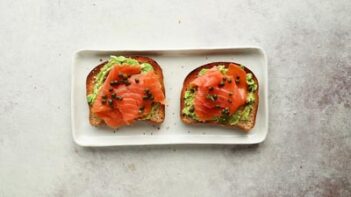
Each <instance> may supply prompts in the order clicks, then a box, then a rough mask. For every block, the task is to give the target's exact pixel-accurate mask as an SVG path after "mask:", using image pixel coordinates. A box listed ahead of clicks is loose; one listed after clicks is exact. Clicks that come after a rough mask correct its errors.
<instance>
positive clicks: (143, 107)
mask: <svg viewBox="0 0 351 197" xmlns="http://www.w3.org/2000/svg"><path fill="white" fill-rule="evenodd" d="M144 109H145V106H141V107H140V108H139V113H141V114H142V113H143V112H144Z"/></svg>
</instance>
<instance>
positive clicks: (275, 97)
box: [0, 0, 351, 197]
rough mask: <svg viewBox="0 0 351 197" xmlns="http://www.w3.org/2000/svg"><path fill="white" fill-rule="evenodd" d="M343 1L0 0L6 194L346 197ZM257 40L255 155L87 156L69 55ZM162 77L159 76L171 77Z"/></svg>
mask: <svg viewBox="0 0 351 197" xmlns="http://www.w3.org/2000/svg"><path fill="white" fill-rule="evenodd" d="M350 10H351V1H349V0H335V1H323V2H322V1H317V0H315V1H311V0H308V1H305V0H297V1H276V0H267V1H264V2H262V3H258V2H257V1H252V0H249V1H246V0H238V1H223V2H219V1H215V0H212V1H209V0H206V1H200V0H198V1H183V2H180V1H175V0H172V1H151V0H144V1H143V0H140V1H135V0H133V1H115V2H112V1H99V0H96V1H95V0H94V1H92V0H88V1H69V0H57V1H45V0H41V1H40V0H38V1H10V0H2V1H0V62H1V65H0V84H1V89H2V91H1V97H0V125H1V127H0V128H1V129H0V130H1V132H0V196H1V197H3V196H4V197H7V196H9V197H12V196H201V197H204V196H351V165H350V163H351V118H350V117H351V64H350V62H351V33H350V32H351V15H350ZM237 45H258V46H261V47H263V48H264V49H265V51H266V53H267V55H268V59H269V85H270V87H269V104H270V114H269V116H270V122H269V127H270V129H269V130H270V131H269V133H268V137H267V139H266V141H265V142H264V143H263V144H260V145H258V146H256V145H255V146H156V147H123V148H81V147H78V146H77V145H75V144H74V143H73V141H72V136H71V128H70V127H71V123H70V77H71V72H70V67H71V60H72V57H73V53H74V52H75V51H76V50H78V49H81V48H91V49H104V48H111V49H123V48H135V49H149V48H157V49H159V48H177V47H179V48H196V47H216V46H227V47H229V46H237ZM166 80H167V79H166Z"/></svg>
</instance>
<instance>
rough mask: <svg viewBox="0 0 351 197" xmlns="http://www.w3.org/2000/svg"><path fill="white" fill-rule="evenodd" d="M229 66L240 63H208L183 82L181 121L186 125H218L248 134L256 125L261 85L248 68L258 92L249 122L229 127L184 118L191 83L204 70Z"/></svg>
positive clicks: (241, 122) (227, 125)
mask: <svg viewBox="0 0 351 197" xmlns="http://www.w3.org/2000/svg"><path fill="white" fill-rule="evenodd" d="M229 64H236V65H239V66H240V64H238V63H235V62H212V63H208V64H205V65H202V66H200V67H198V68H196V69H194V70H193V71H191V72H190V73H189V74H188V75H187V76H186V78H185V79H184V82H183V87H182V91H181V95H180V113H179V114H180V119H181V120H182V121H183V122H184V123H185V124H210V125H217V126H223V127H229V128H239V129H240V130H242V131H245V132H248V131H249V130H251V129H252V128H253V127H254V126H255V123H256V115H257V110H258V104H259V96H258V92H259V83H258V80H257V78H256V76H255V74H254V73H253V72H252V71H251V70H250V69H248V68H247V67H244V70H245V72H246V73H251V74H252V76H253V79H254V81H255V83H256V84H257V90H256V92H255V94H254V96H255V103H254V105H253V109H252V111H251V112H250V114H249V120H248V121H239V123H238V124H236V125H229V124H221V123H218V122H216V121H206V122H198V121H196V120H194V119H192V118H189V117H187V116H184V115H183V114H182V110H183V108H184V99H183V98H184V94H185V91H186V89H187V87H188V86H189V84H190V82H191V81H193V80H194V79H195V78H197V76H198V74H199V72H200V71H201V70H202V69H204V68H208V69H209V68H212V67H213V66H217V65H224V66H225V67H226V68H228V66H229Z"/></svg>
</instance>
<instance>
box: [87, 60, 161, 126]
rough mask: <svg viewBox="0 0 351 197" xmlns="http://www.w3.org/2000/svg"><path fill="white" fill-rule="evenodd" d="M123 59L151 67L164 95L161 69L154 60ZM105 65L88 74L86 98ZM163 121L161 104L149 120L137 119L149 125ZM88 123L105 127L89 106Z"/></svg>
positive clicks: (98, 66)
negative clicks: (157, 77)
mask: <svg viewBox="0 0 351 197" xmlns="http://www.w3.org/2000/svg"><path fill="white" fill-rule="evenodd" d="M125 57H127V58H133V59H135V60H137V61H138V62H139V63H140V64H142V63H149V64H150V65H151V66H152V67H153V69H154V72H155V73H156V75H158V76H159V79H160V83H161V86H162V91H163V94H164V95H166V94H165V87H164V83H163V73H162V69H161V67H160V65H159V64H158V63H157V62H156V61H155V60H153V59H151V58H148V57H143V56H125ZM106 63H107V61H105V62H103V63H101V64H99V65H97V66H96V67H95V68H94V69H93V70H91V71H90V73H89V74H88V76H87V79H86V96H88V95H89V94H91V93H92V92H93V89H94V83H95V76H96V75H97V74H98V73H99V72H100V70H101V68H102V67H103V66H104V65H105V64H106ZM164 119H165V106H164V105H162V104H161V105H160V107H158V109H157V111H156V112H155V113H153V114H152V116H151V117H150V119H147V120H144V119H142V118H139V119H138V120H143V121H147V122H149V123H151V124H161V123H162V122H163V121H164ZM89 122H90V124H91V125H93V126H103V125H106V123H105V122H104V120H102V119H100V118H99V117H98V116H97V115H96V114H94V113H93V112H92V105H89Z"/></svg>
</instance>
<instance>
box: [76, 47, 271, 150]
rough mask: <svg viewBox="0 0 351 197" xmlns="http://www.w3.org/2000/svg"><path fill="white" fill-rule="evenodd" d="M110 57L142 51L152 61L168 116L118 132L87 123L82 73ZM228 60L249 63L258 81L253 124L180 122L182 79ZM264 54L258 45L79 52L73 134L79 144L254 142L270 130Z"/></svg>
mask: <svg viewBox="0 0 351 197" xmlns="http://www.w3.org/2000/svg"><path fill="white" fill-rule="evenodd" d="M110 55H143V56H147V57H151V58H153V59H154V60H156V61H157V62H158V63H159V65H160V66H161V67H162V69H163V74H164V82H165V87H166V103H167V105H166V118H165V121H164V122H163V124H161V125H160V126H152V125H149V124H147V123H145V122H138V123H136V124H134V125H131V126H126V127H123V128H120V129H118V130H113V129H109V128H99V127H93V126H91V125H90V124H89V121H88V104H87V101H86V87H85V83H86V77H87V75H88V73H89V72H90V71H91V70H92V69H93V68H94V67H95V66H97V65H98V64H100V63H101V61H100V59H102V60H107V59H108V57H109V56H110ZM217 61H231V62H236V63H240V64H243V65H245V66H247V67H248V68H249V69H250V70H251V71H253V72H254V74H255V75H256V76H257V78H258V81H259V86H260V88H259V96H260V103H259V109H258V113H257V118H256V125H255V127H254V128H253V129H252V130H251V131H250V132H249V133H245V132H242V131H240V130H236V129H229V128H222V127H215V126H208V125H199V126H191V125H185V124H183V123H182V122H181V120H180V115H179V111H180V110H179V104H180V92H181V88H182V83H183V80H184V78H185V77H186V76H187V74H188V73H189V72H191V71H192V70H193V69H195V68H197V67H199V66H201V65H203V64H206V63H210V62H217ZM267 70H268V69H267V58H266V56H265V53H264V52H263V50H262V49H261V48H258V47H237V48H213V49H180V50H179V49H176V50H174V49H172V50H120V51H114V50H81V51H78V52H77V53H76V54H75V56H74V60H73V66H72V95H71V96H72V97H71V99H72V100H71V105H72V106H71V107H72V109H71V110H72V111H71V112H72V114H71V116H72V117H71V118H72V132H73V139H74V141H75V142H76V143H77V144H78V145H81V146H121V145H156V144H256V143H260V142H262V141H263V140H264V139H265V138H266V135H267V133H268V99H267V98H268V79H267V76H268V74H267Z"/></svg>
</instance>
